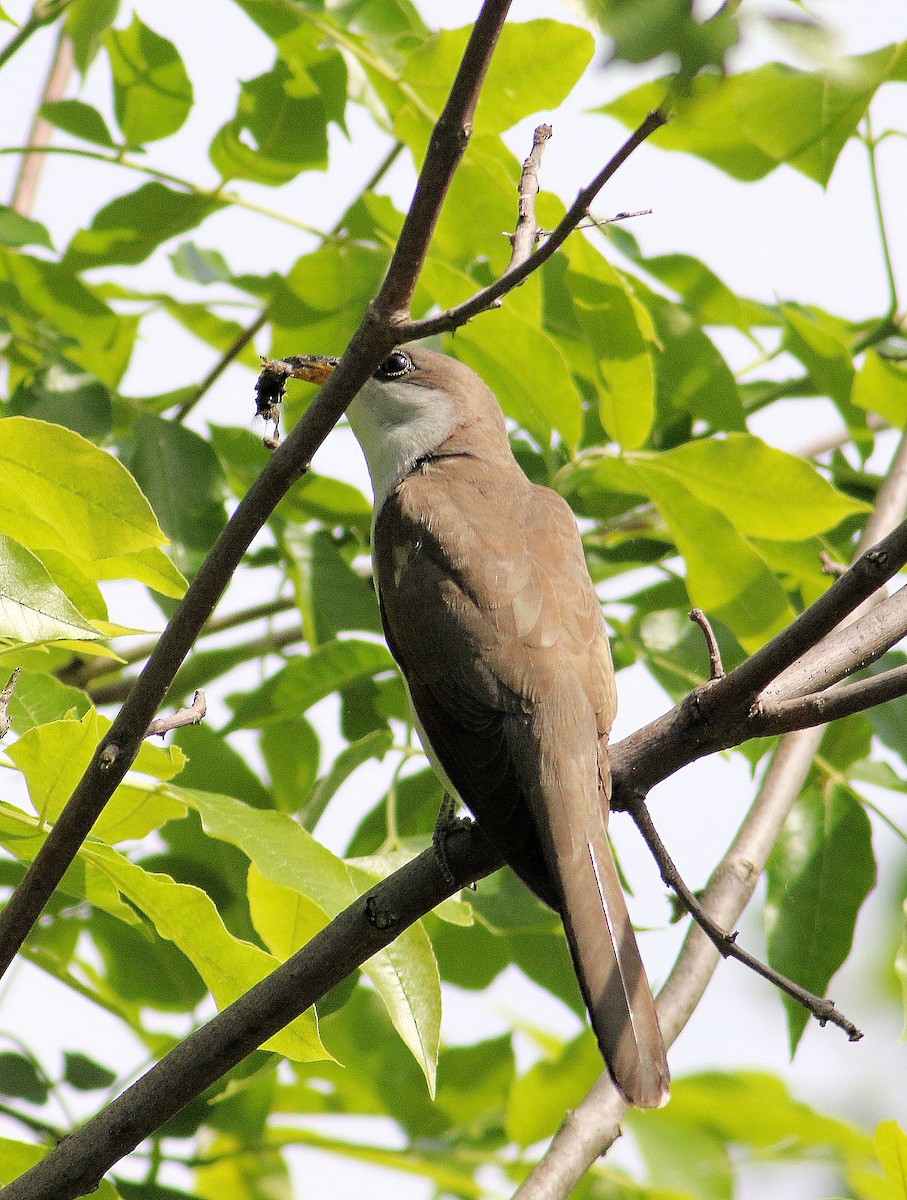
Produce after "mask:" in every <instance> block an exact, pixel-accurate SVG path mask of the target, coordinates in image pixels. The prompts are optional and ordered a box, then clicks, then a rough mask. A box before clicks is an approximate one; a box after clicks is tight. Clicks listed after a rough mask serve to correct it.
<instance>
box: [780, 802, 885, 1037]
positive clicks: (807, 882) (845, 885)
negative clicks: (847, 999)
mask: <svg viewBox="0 0 907 1200" xmlns="http://www.w3.org/2000/svg"><path fill="white" fill-rule="evenodd" d="M767 873H768V885H769V891H768V900H767V902H766V921H767V924H768V929H769V934H768V953H769V962H770V963H771V964H772V966H773V967H775V969H776V970H778V971H780V972H781V973H782V974H783V975H787V976H788V977H790V978H792V979H794V980H795V981H796V982H797V983H800V984H801V985H802V986H803V987H805V988H808V989H809V991H811V992H813V993H815V994H816V995H820V996H824V995H825V990H826V988H827V987H828V983H829V981H830V979H831V977H832V976H833V975H834V973H835V972H836V971H837V970H838V968H839V967H840V966H841V964H842V963H843V962H844V960H845V959H846V958H847V955H848V954H849V953H850V947H851V944H852V941H853V931H854V925H855V923H856V919H857V915H858V914H859V911H860V908H861V907H862V904H863V901H864V900H865V899H866V896H867V895H868V893H869V892H870V891H871V890H872V888H873V886H874V884H875V879H876V865H875V857H874V855H873V852H872V830H871V827H870V824H869V818H868V817H867V816H866V813H865V812H864V810H863V808H862V807H861V806H860V804H859V803H858V802H857V801H856V799H855V798H854V796H853V794H852V793H851V792H850V790H849V789H847V788H845V787H842V786H840V785H838V784H829V785H827V786H826V787H825V788H824V789H822V790H820V789H818V788H815V787H814V788H812V789H810V790H808V791H807V792H805V793H804V795H803V796H801V798H800V800H799V801H798V804H797V807H796V808H795V809H794V810H793V811H792V812H791V814H790V816H789V817H788V819H787V822H786V824H785V827H784V830H783V831H782V835H781V838H780V839H779V841H778V842H777V843H776V845H775V848H774V850H773V851H772V855H771V858H770V859H769V864H768V872H767ZM784 999H785V1007H786V1008H787V1018H788V1031H789V1035H790V1044H791V1051H792V1052H793V1051H794V1050H795V1049H796V1047H797V1044H798V1042H799V1040H800V1037H801V1036H802V1034H803V1030H804V1029H805V1027H806V1024H807V1022H808V1020H809V1014H808V1013H807V1011H806V1009H805V1008H803V1007H802V1005H799V1004H796V1003H794V1002H793V1001H789V1002H788V998H787V997H784Z"/></svg>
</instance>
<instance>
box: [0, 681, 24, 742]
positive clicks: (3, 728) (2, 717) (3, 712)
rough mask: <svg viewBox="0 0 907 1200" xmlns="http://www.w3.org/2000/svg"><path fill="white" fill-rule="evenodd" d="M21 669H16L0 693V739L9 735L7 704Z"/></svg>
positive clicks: (9, 723)
mask: <svg viewBox="0 0 907 1200" xmlns="http://www.w3.org/2000/svg"><path fill="white" fill-rule="evenodd" d="M21 670H22V668H21V667H16V669H15V671H13V673H12V675H10V677H9V679H8V680H7V681H6V687H5V688H4V689H3V691H2V692H0V738H5V737H6V735H7V734H8V733H9V729H10V725H11V724H12V722H11V721H10V719H9V702H10V700H12V698H13V690H14V689H15V686H16V683H17V681H18V679H19V672H20V671H21Z"/></svg>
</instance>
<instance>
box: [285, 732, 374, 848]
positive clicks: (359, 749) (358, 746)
mask: <svg viewBox="0 0 907 1200" xmlns="http://www.w3.org/2000/svg"><path fill="white" fill-rule="evenodd" d="M393 744H394V739H393V737H392V735H391V734H390V733H388V732H387V731H386V730H383V729H376V730H374V731H373V732H372V733H367V734H366V735H365V737H361V738H360V739H359V740H358V741H356V742H353V743H352V744H351V745H349V746H347V747H346V748H345V749H344V750H341V751H340V753H339V754H338V755H337V757H336V758H335V759H334V761H333V763H332V764H331V768H330V770H329V771H328V772H327V774H325V775H323V776H322V777H321V778H320V779H319V780H318V782H317V783H316V785H315V787H314V788H313V789H312V792H311V794H310V795H309V796H308V797H307V798H306V800H305V801H304V802H303V804H301V805H299V808H300V809H301V813H300V816H301V819H302V822H303V824H304V825H305V827H306V829H314V828H315V825H316V824H317V822H318V821H319V820H320V818H321V816H322V814H323V813H324V810H325V809H326V808H327V806H328V804H330V802H331V800H332V799H333V796H334V794H335V793H336V791H337V789H338V788H340V787H341V786H342V785H343V784H344V783H346V781H347V780H348V779H349V777H350V776H351V775H352V774H353V772H354V771H357V770H358V769H359V768H360V767H361V766H362V764H363V763H366V762H370V761H371V759H373V758H377V759H378V761H379V762H380V761H381V760H382V759H383V758H384V756H385V754H387V752H388V751H389V750H390V749H391V747H392V746H393Z"/></svg>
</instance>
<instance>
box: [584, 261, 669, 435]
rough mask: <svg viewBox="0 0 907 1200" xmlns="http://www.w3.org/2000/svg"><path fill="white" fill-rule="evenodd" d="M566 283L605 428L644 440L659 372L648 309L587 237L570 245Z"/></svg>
mask: <svg viewBox="0 0 907 1200" xmlns="http://www.w3.org/2000/svg"><path fill="white" fill-rule="evenodd" d="M569 258H570V267H569V270H568V272H567V287H568V288H569V290H570V294H571V296H572V299H573V311H574V313H575V315H576V319H577V321H578V322H579V326H580V329H581V330H582V333H583V335H584V337H585V339H586V342H587V344H588V346H589V348H590V349H591V351H592V354H593V356H594V360H595V364H596V369H597V374H598V378H597V380H595V381H592V382H596V383H597V385H598V388H599V401H598V415H599V419H600V420H601V423H602V425H603V426H604V428H605V431H606V433H607V434H608V435H609V436H610V437H611V438H613V439H614V441H616V442H617V443H618V445H620V446H622V447H623V448H624V449H627V450H634V449H636V448H637V447H638V446H641V445H643V443H644V442H645V441H646V438H647V437H648V436H649V431H650V429H651V428H652V421H653V419H654V416H655V375H654V371H653V369H652V359H651V356H650V354H649V341H650V340H651V337H652V336H654V331H651V330H650V329H644V328H643V326H642V324H641V320H642V318H643V317H645V319H646V320H648V314H647V313H644V310H643V312H641V311H640V308H639V306H638V305H637V304H636V303H635V302H634V300H633V298H632V297H631V295H630V294H629V292H628V291H627V288H626V286H625V284H624V282H623V280H622V279H621V277H620V276H619V275H618V273H617V272H616V271H615V270H614V268H613V267H612V266H611V264H610V263H609V262H608V261H607V260H606V259H604V258H603V257H602V256H601V255H600V254H598V253H597V252H596V251H595V250H594V249H593V248H592V246H591V245H590V244H589V243H588V242H586V241H585V239H583V238H580V239H578V240H577V241H576V242H575V243H574V244H573V245H572V247H571V250H570V256H569Z"/></svg>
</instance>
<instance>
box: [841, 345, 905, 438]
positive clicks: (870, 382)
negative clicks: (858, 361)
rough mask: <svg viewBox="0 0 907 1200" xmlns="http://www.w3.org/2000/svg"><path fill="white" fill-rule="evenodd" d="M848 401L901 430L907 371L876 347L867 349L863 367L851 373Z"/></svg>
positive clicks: (903, 420)
mask: <svg viewBox="0 0 907 1200" xmlns="http://www.w3.org/2000/svg"><path fill="white" fill-rule="evenodd" d="M850 402H851V404H855V405H856V406H857V408H862V409H865V410H866V411H867V412H874V413H878V415H879V416H880V417H883V418H884V419H885V420H886V421H887V422H888V423H889V424H890V425H893V426H894V427H895V429H901V428H902V427H903V426H904V424H905V423H907V370H905V368H904V367H902V366H899V365H898V364H897V363H895V362H890V361H889V360H888V359H887V358H883V357H882V356H881V355H880V354H878V353H877V352H876V351H875V350H867V351H866V358H865V359H864V360H863V366H862V367H861V368H860V369H859V371H857V373H856V375H855V376H854V381H853V389H852V391H851V393H850Z"/></svg>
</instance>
